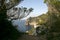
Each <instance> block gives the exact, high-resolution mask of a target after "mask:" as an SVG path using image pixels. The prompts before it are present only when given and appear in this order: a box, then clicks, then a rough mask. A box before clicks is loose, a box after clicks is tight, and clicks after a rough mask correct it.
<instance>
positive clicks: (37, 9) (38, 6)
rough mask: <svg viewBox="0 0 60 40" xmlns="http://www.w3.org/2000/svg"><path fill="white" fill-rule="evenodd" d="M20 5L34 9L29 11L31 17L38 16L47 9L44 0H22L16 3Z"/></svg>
mask: <svg viewBox="0 0 60 40" xmlns="http://www.w3.org/2000/svg"><path fill="white" fill-rule="evenodd" d="M21 6H23V7H27V8H33V9H34V10H33V12H31V13H30V15H29V16H31V17H36V16H39V15H41V14H43V13H46V12H47V11H48V8H47V5H46V4H45V3H44V0H24V1H23V2H21V3H20V4H19V5H18V7H21ZM29 16H28V17H29Z"/></svg>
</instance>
